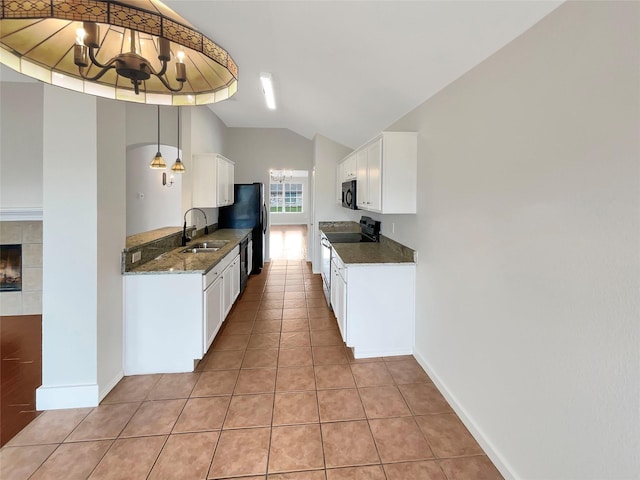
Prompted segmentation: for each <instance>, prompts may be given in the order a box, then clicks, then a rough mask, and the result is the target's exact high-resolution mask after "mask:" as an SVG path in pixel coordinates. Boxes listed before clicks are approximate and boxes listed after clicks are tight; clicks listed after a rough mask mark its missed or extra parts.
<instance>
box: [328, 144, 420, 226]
mask: <svg viewBox="0 0 640 480" xmlns="http://www.w3.org/2000/svg"><path fill="white" fill-rule="evenodd" d="M352 158H354V159H355V164H356V168H355V171H356V180H357V187H356V205H357V206H358V208H359V209H361V210H369V211H372V212H378V213H394V214H397V213H416V201H417V173H418V137H417V133H415V132H383V133H382V134H381V135H380V136H378V137H376V138H375V139H373V140H371V141H370V142H368V143H366V144H365V145H363V146H362V147H360V148H358V149H357V150H356V151H355V152H354V153H352V154H351V155H350V156H349V157H347V158H346V159H345V161H344V162H343V164H346V163H345V162H347V161H350V160H351V159H352ZM341 165H342V164H341Z"/></svg>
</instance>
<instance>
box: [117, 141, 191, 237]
mask: <svg viewBox="0 0 640 480" xmlns="http://www.w3.org/2000/svg"><path fill="white" fill-rule="evenodd" d="M157 151H158V145H157V144H156V145H144V146H141V147H133V148H128V149H127V150H126V158H127V161H126V171H127V175H126V184H127V189H126V190H127V191H126V198H127V201H126V211H127V214H126V217H127V232H126V235H127V236H129V235H135V234H136V233H142V232H148V231H149V230H154V229H156V228H162V227H176V226H180V225H182V218H183V210H182V177H183V175H180V174H174V173H173V172H172V171H171V165H173V162H175V160H176V158H177V156H178V154H177V151H176V147H175V146H169V145H162V144H161V145H160V153H161V154H162V157H163V158H164V161H165V162H166V163H167V168H166V169H164V170H156V169H151V168H149V163H150V162H151V159H152V158H153V157H154V156H155V154H156V153H157ZM163 173H164V174H166V178H167V185H171V186H166V185H163V184H162V174H163ZM172 182H173V183H172Z"/></svg>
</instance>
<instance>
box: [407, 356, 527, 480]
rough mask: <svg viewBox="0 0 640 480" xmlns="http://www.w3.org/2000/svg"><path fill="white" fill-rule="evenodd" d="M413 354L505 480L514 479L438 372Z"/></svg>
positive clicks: (422, 358) (514, 476) (500, 456)
mask: <svg viewBox="0 0 640 480" xmlns="http://www.w3.org/2000/svg"><path fill="white" fill-rule="evenodd" d="M413 356H414V357H415V359H416V360H417V361H418V363H419V364H420V366H421V367H422V368H424V370H425V372H427V375H429V377H431V380H433V383H434V384H435V385H436V387H438V390H440V393H442V395H443V396H444V398H445V399H446V400H447V402H449V405H450V406H451V408H453V410H454V411H455V412H456V414H457V415H458V417H459V418H460V420H461V421H462V423H464V426H465V427H467V429H468V430H469V432H471V435H473V438H475V439H476V441H477V442H478V444H480V446H481V447H482V449H483V450H484V452H485V453H486V454H487V456H488V457H489V458H490V459H491V461H492V462H493V464H494V465H495V466H496V468H497V469H498V470H499V471H500V473H501V474H502V476H503V477H504V478H505V480H516V478H517V477H516V475H515V474H514V473H513V469H512V468H511V467H510V466H509V464H508V462H507V461H506V460H505V459H504V457H503V456H502V455H501V454H500V453H499V452H498V450H496V448H495V446H494V445H493V444H492V443H491V442H490V441H489V440H487V438H486V436H485V435H484V434H483V432H482V430H481V429H480V428H479V427H478V425H477V424H476V423H475V422H474V420H473V418H472V417H471V416H470V415H469V413H468V412H467V411H466V410H465V409H464V408H463V407H462V406H461V405H460V402H458V400H457V399H456V397H455V396H454V395H453V394H452V393H451V392H450V391H449V389H448V388H447V386H446V384H445V383H444V382H443V381H442V379H441V378H440V377H439V376H438V374H437V373H436V372H435V371H434V370H433V368H431V365H430V364H429V362H427V361H426V360H425V358H424V356H422V355H421V354H420V352H417V351H415V350H414V352H413Z"/></svg>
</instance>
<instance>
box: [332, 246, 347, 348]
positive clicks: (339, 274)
mask: <svg viewBox="0 0 640 480" xmlns="http://www.w3.org/2000/svg"><path fill="white" fill-rule="evenodd" d="M346 280H347V270H346V268H345V267H344V264H343V263H342V260H340V257H338V256H336V255H334V256H333V258H332V259H331V306H332V307H333V313H334V315H335V316H336V320H337V321H338V328H340V334H341V335H342V339H343V340H346V333H347V332H346V330H345V327H346V316H347V315H346V313H347V312H346V306H347V281H346Z"/></svg>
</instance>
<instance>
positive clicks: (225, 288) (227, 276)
mask: <svg viewBox="0 0 640 480" xmlns="http://www.w3.org/2000/svg"><path fill="white" fill-rule="evenodd" d="M231 267H232V264H231V265H229V266H228V267H227V268H225V270H224V272H222V318H223V319H224V318H227V315H228V314H229V311H230V310H231V306H232V305H233V301H232V300H231V298H232V297H231V296H232V295H233V293H232V285H233V278H232V277H233V273H232V270H233V269H232V268H231Z"/></svg>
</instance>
